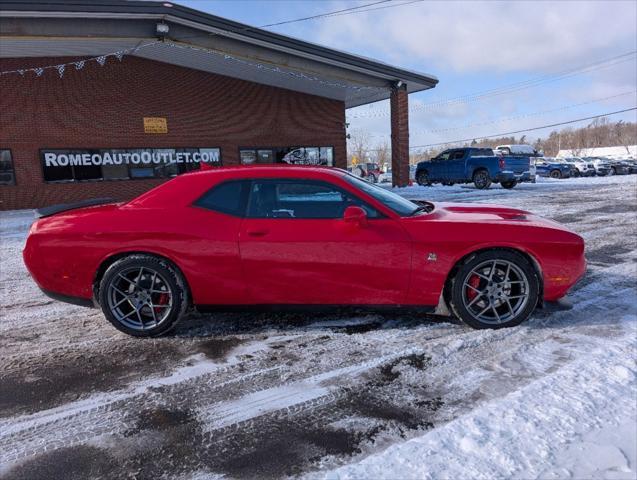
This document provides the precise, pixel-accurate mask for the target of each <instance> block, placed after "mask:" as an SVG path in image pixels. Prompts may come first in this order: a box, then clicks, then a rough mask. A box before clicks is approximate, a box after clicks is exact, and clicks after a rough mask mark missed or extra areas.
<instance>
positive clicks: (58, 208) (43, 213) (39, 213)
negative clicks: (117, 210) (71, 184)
mask: <svg viewBox="0 0 637 480" xmlns="http://www.w3.org/2000/svg"><path fill="white" fill-rule="evenodd" d="M116 201H117V200H115V199H114V198H92V199H90V200H82V201H81V202H76V203H60V204H58V205H51V206H50V207H43V208H38V209H37V210H36V211H35V215H36V217H38V218H42V217H50V216H51V215H55V214H57V213H61V212H66V211H68V210H75V209H78V208H84V207H94V206H96V205H104V204H106V203H115V202H116Z"/></svg>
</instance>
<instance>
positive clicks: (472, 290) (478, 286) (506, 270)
mask: <svg viewBox="0 0 637 480" xmlns="http://www.w3.org/2000/svg"><path fill="white" fill-rule="evenodd" d="M529 294H530V288H529V279H528V278H527V276H526V274H525V273H524V272H523V271H522V269H520V268H519V267H518V266H517V265H515V264H514V263H512V262H509V261H508V260H487V261H485V262H482V263H480V264H479V265H478V266H476V267H475V268H474V269H473V270H471V271H470V272H469V274H468V275H466V277H465V278H464V280H463V286H462V302H463V304H464V307H465V308H466V309H467V311H468V312H469V314H470V315H471V316H472V317H473V318H475V319H476V320H478V321H479V322H482V323H486V324H492V325H497V324H499V323H505V322H508V321H509V320H512V319H514V318H516V317H517V315H518V314H519V313H520V312H522V311H523V310H524V308H525V307H526V305H527V303H528V302H529Z"/></svg>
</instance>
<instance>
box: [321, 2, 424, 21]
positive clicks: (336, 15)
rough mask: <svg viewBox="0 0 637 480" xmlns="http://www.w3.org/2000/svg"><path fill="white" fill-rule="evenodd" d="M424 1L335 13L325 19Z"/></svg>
mask: <svg viewBox="0 0 637 480" xmlns="http://www.w3.org/2000/svg"><path fill="white" fill-rule="evenodd" d="M424 1H426V0H410V1H406V2H402V3H394V4H391V5H385V6H382V7H374V8H367V9H365V10H357V11H354V12H345V13H335V14H332V15H327V16H326V17H325V18H331V17H340V16H342V15H351V14H353V13H362V12H372V11H375V10H384V9H386V8H395V7H402V6H404V5H411V4H412V3H421V2H424Z"/></svg>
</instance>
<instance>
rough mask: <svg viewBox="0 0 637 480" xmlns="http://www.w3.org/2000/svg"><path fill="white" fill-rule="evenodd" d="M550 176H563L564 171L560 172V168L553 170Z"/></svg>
mask: <svg viewBox="0 0 637 480" xmlns="http://www.w3.org/2000/svg"><path fill="white" fill-rule="evenodd" d="M549 176H550V177H551V178H562V172H560V171H559V170H551V172H550V173H549Z"/></svg>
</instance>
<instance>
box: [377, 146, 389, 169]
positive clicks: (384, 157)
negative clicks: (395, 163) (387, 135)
mask: <svg viewBox="0 0 637 480" xmlns="http://www.w3.org/2000/svg"><path fill="white" fill-rule="evenodd" d="M374 153H375V154H374V160H375V161H376V163H377V164H378V165H380V167H381V168H383V167H387V168H389V167H390V163H391V149H390V148H389V143H387V140H383V141H382V142H381V143H380V144H378V145H377V147H376V149H375V152H374Z"/></svg>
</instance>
